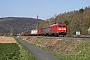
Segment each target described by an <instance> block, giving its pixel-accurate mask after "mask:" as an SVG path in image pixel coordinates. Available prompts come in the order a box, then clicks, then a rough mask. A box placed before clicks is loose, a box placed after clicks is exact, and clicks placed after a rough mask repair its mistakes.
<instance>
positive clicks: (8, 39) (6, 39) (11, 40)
mask: <svg viewBox="0 0 90 60" xmlns="http://www.w3.org/2000/svg"><path fill="white" fill-rule="evenodd" d="M0 43H16V40H15V39H14V38H12V37H4V36H0Z"/></svg>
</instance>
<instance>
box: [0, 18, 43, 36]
mask: <svg viewBox="0 0 90 60" xmlns="http://www.w3.org/2000/svg"><path fill="white" fill-rule="evenodd" d="M42 21H43V20H41V19H38V22H39V23H40V22H42ZM36 23H37V19H34V18H22V17H5V18H0V34H1V35H3V34H10V33H11V32H12V31H13V30H15V31H17V32H18V33H20V32H22V31H30V30H31V29H34V28H35V24H36Z"/></svg>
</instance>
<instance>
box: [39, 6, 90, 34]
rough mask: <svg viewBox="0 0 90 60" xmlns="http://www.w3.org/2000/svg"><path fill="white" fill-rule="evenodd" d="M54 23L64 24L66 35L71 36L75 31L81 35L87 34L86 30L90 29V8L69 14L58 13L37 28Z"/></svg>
mask: <svg viewBox="0 0 90 60" xmlns="http://www.w3.org/2000/svg"><path fill="white" fill-rule="evenodd" d="M55 22H62V23H66V24H67V33H68V34H71V35H73V34H75V32H76V31H80V32H81V34H88V28H89V27H90V6H88V7H85V8H81V9H78V10H73V11H69V12H64V13H58V15H55V16H54V17H51V18H49V19H47V20H45V21H44V22H42V23H41V25H39V26H40V27H47V26H49V25H51V24H53V23H55ZM43 24H44V25H43Z"/></svg>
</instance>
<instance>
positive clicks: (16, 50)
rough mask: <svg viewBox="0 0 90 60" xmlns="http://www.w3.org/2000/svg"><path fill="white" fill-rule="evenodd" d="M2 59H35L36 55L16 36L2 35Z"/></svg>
mask: <svg viewBox="0 0 90 60" xmlns="http://www.w3.org/2000/svg"><path fill="white" fill-rule="evenodd" d="M0 60H35V57H34V55H33V54H32V52H30V51H29V50H28V49H27V48H26V47H25V46H23V45H22V44H20V43H19V42H17V41H16V40H15V39H14V38H12V37H4V36H0Z"/></svg>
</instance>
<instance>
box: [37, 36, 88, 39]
mask: <svg viewBox="0 0 90 60" xmlns="http://www.w3.org/2000/svg"><path fill="white" fill-rule="evenodd" d="M37 37H41V38H53V39H65V40H90V37H68V36H66V37H52V36H37Z"/></svg>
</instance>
